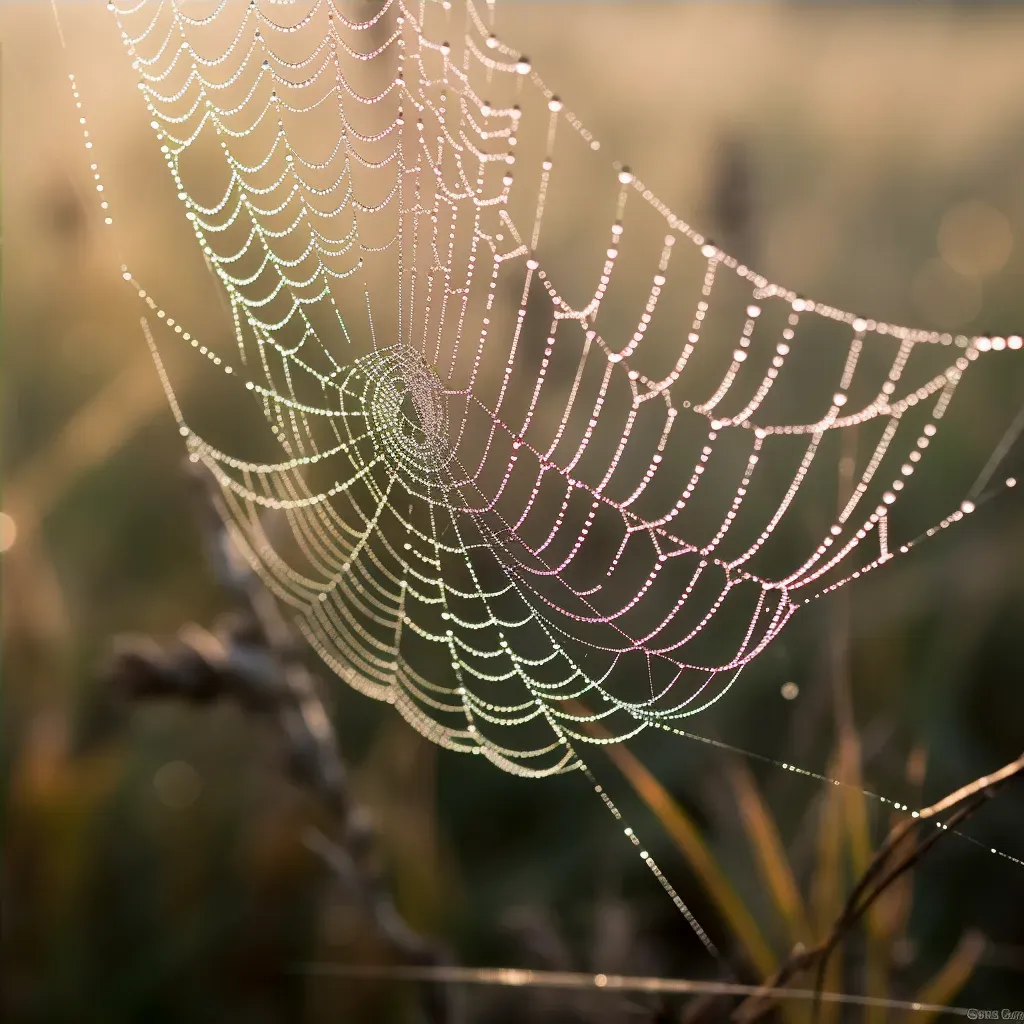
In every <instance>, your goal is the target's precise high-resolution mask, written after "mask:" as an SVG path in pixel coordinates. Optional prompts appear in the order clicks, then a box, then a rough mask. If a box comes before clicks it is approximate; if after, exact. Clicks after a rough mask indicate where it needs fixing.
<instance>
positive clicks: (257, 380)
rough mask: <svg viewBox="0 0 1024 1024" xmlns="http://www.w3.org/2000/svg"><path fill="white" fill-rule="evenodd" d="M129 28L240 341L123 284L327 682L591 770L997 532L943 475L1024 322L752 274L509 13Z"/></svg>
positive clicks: (328, 14)
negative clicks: (908, 322) (843, 615)
mask: <svg viewBox="0 0 1024 1024" xmlns="http://www.w3.org/2000/svg"><path fill="white" fill-rule="evenodd" d="M109 6H110V8H111V9H112V10H113V11H114V14H115V16H116V18H117V21H118V24H119V26H120V29H121V32H122V38H123V41H124V44H125V47H126V49H127V52H128V54H129V56H130V59H131V60H132V61H133V65H134V68H135V69H136V71H137V72H138V78H139V89H140V94H141V97H142V99H143V100H144V102H145V103H146V105H147V106H148V108H149V111H150V115H151V118H152V128H153V130H154V132H155V134H156V138H157V140H158V143H159V145H160V147H161V151H162V152H163V154H164V155H165V158H166V163H167V167H168V169H169V171H170V174H171V175H172V177H173V180H174V183H175V185H176V187H177V189H178V198H179V199H180V200H181V202H182V204H183V206H184V209H185V216H186V217H187V218H188V220H189V221H190V223H191V226H192V227H193V229H194V231H195V237H196V240H197V242H198V244H199V246H200V247H201V250H202V253H203V255H204V257H205V259H206V261H207V264H208V266H209V268H210V270H211V271H212V273H213V274H214V275H215V276H216V278H217V279H218V280H219V283H220V286H221V287H222V290H223V293H224V294H225V296H226V298H227V300H228V306H229V309H230V319H231V327H232V330H231V335H232V338H231V341H230V343H229V344H228V345H225V344H223V343H222V341H218V340H216V339H214V338H212V336H211V337H203V336H202V332H198V333H197V332H196V331H195V330H193V325H183V324H181V323H178V322H176V321H175V319H174V317H173V316H172V315H170V314H169V313H168V312H167V311H165V310H164V309H162V308H160V306H159V304H158V303H157V301H156V299H155V298H154V297H153V296H151V295H149V294H147V293H146V291H145V290H144V289H143V288H142V285H141V283H140V282H138V281H137V280H136V278H135V277H134V274H133V272H132V270H131V268H129V267H125V268H124V276H125V278H126V279H127V280H129V281H131V282H132V283H133V284H134V285H135V287H136V288H137V289H138V290H139V294H140V296H142V298H143V300H144V301H145V302H147V303H148V304H149V306H150V308H151V309H152V311H153V314H152V316H151V319H152V321H153V327H152V333H150V338H151V344H152V345H153V348H154V354H156V353H157V350H158V349H160V348H162V347H163V346H164V345H168V344H172V343H173V340H176V341H178V342H184V343H186V344H191V345H192V346H193V347H195V348H197V349H198V351H199V353H200V354H201V355H203V356H205V357H206V358H207V360H208V361H209V364H210V366H211V368H214V369H215V370H216V371H217V373H218V374H221V375H223V376H222V380H221V382H222V384H223V388H222V391H223V396H224V397H223V408H222V409H221V410H219V411H220V412H221V414H222V418H223V413H224V412H226V411H228V410H231V411H232V418H233V419H234V421H235V424H236V426H237V424H238V423H244V424H245V425H246V426H245V437H246V441H245V450H239V447H238V445H237V444H236V445H235V446H234V448H232V450H231V451H230V453H229V451H228V450H226V449H225V446H223V445H221V443H220V442H219V441H218V440H217V437H216V431H217V429H218V427H217V426H216V425H211V427H210V430H205V429H204V431H203V433H202V434H200V432H199V428H198V427H195V426H194V425H193V422H192V416H191V414H189V415H186V410H184V409H183V408H182V407H180V406H179V403H178V400H177V398H176V397H175V394H174V392H173V390H172V388H171V383H170V381H169V379H168V377H167V375H166V374H165V373H164V372H163V369H162V366H161V367H160V368H161V376H162V379H163V381H164V385H165V388H166V389H167V393H168V396H169V398H170V401H171V405H172V408H173V409H174V411H175V415H176V416H177V417H178V421H179V427H180V430H181V433H182V435H183V436H184V438H185V443H186V445H187V447H188V450H189V452H190V456H191V458H192V459H193V460H194V461H198V462H201V463H203V464H204V465H205V466H206V467H207V468H208V469H209V471H210V472H211V473H213V474H214V475H215V477H216V478H217V480H218V481H219V483H220V486H221V489H222V492H223V500H224V510H225V513H226V515H227V517H228V521H229V525H230V527H231V529H232V531H233V535H234V537H235V539H236V540H237V541H238V543H239V545H240V547H241V548H242V550H243V551H244V552H245V553H246V554H247V556H248V557H249V558H250V559H251V560H252V562H253V564H254V565H255V566H256V568H257V569H258V571H259V572H260V574H261V575H262V577H263V579H264V580H265V581H266V583H267V585H268V586H269V587H270V588H271V589H272V590H273V592H274V593H275V594H276V595H277V596H278V597H279V598H280V599H281V600H282V601H284V602H286V603H287V604H288V605H289V606H290V607H291V608H292V610H293V611H294V613H295V615H296V617H297V619H298V621H299V622H300V624H301V626H302V629H303V630H304V632H305V634H306V636H307V637H308V639H309V641H310V643H311V644H312V645H313V646H314V647H315V649H316V650H317V651H318V653H319V654H320V656H321V657H322V658H323V659H324V661H325V662H326V663H327V664H328V665H329V666H330V667H331V668H332V669H333V671H334V672H335V673H336V674H337V675H338V676H340V677H341V678H343V679H344V680H346V681H347V682H348V683H349V684H350V685H351V686H353V687H355V688H356V689H358V690H360V691H362V692H363V693H366V694H368V695H369V696H372V697H374V698H376V699H379V700H386V701H388V702H389V703H391V704H393V705H394V706H395V707H396V708H397V710H398V711H399V712H400V713H401V714H402V715H403V717H404V718H405V719H406V720H407V721H408V722H409V723H410V724H411V725H412V726H413V727H414V728H416V729H417V730H419V732H421V733H422V734H423V735H424V736H426V737H428V738H429V739H431V740H433V741H434V742H436V743H438V744H441V745H442V746H445V747H448V748H451V749H454V750H458V751H464V752H467V753H473V754H478V755H482V756H484V757H486V758H487V759H488V760H490V761H492V762H493V763H495V764H496V765H498V766H500V767H501V768H503V769H505V770H507V771H510V772H515V773H519V774H523V775H533V776H541V775H546V774H550V773H555V772H560V771H565V770H568V769H575V768H582V769H583V770H585V771H586V767H585V765H584V764H583V762H582V761H581V760H580V758H579V755H578V753H577V748H578V746H579V745H581V744H583V743H603V742H611V741H614V740H621V739H625V738H628V737H630V736H632V735H635V734H636V733H638V732H640V731H641V730H644V729H645V728H648V727H651V726H656V727H659V728H666V727H669V728H674V727H677V726H679V725H681V724H682V720H683V719H686V718H687V717H688V716H692V715H694V714H697V713H698V712H700V711H701V710H703V709H705V708H707V707H708V706H709V705H710V704H712V703H714V702H715V701H717V700H718V699H719V698H720V697H721V696H722V695H723V694H724V693H725V692H726V691H727V690H728V689H729V687H730V685H731V684H732V682H733V681H734V680H735V679H736V677H737V675H738V674H739V672H740V671H741V670H742V668H743V666H744V665H746V664H747V663H749V662H750V661H751V659H753V658H755V657H756V656H757V655H758V654H759V653H760V652H762V651H763V650H764V649H765V647H766V646H767V645H768V644H770V643H771V642H772V640H774V639H775V638H776V637H777V636H778V635H779V633H780V632H781V631H782V630H783V628H784V627H785V625H786V623H787V622H788V621H789V619H790V617H791V616H792V615H793V614H794V612H795V611H796V610H797V609H798V608H799V607H800V606H801V605H803V604H805V603H807V602H809V601H812V600H814V599H815V598H817V597H820V596H822V595H824V594H827V593H829V592H830V591H834V590H835V589H837V588H839V587H841V586H843V585H845V584H846V583H848V582H850V581H851V580H854V579H856V578H858V577H860V576H863V575H864V574H866V573H868V572H871V571H873V570H874V569H876V568H878V567H879V566H881V565H883V564H884V563H886V562H888V561H890V560H892V559H893V558H895V557H897V556H898V555H900V554H901V553H905V552H907V551H908V550H909V549H910V547H912V546H913V545H914V544H915V543H917V542H919V541H920V540H921V539H922V538H924V537H927V536H929V535H931V534H934V533H935V532H937V531H939V530H941V529H943V528H945V527H947V526H948V525H950V524H951V523H953V522H956V521H957V520H959V519H961V518H962V517H963V516H964V515H966V514H968V513H969V512H970V511H972V510H973V507H974V505H973V502H974V501H975V500H977V498H978V494H977V493H973V492H972V494H971V495H970V497H969V498H968V500H965V501H964V502H963V504H962V505H959V506H957V505H954V506H953V507H948V508H936V500H935V493H936V492H935V489H934V486H933V484H928V483H927V481H925V482H924V485H923V486H922V487H920V488H918V489H917V490H915V484H917V483H918V482H919V481H920V480H921V478H922V477H923V476H925V466H926V463H927V462H928V456H929V454H930V452H931V451H932V449H933V447H934V446H935V445H936V444H937V443H938V442H939V441H940V440H941V438H942V431H943V420H944V417H945V416H946V413H947V410H948V409H949V408H950V404H951V402H954V399H955V394H956V392H957V389H958V387H960V385H961V381H962V380H963V378H964V376H965V375H966V374H968V372H969V371H970V370H971V368H972V365H973V364H974V363H976V362H977V361H979V359H980V357H982V356H984V355H987V354H989V353H993V352H996V351H999V350H1010V349H1020V348H1021V339H1020V337H1017V336H1012V337H1009V338H987V337H985V338H982V337H965V336H952V335H949V334H941V333H937V332H932V331H925V330H915V329H911V328H907V327H903V326H898V325H894V324H889V323H881V322H878V321H876V320H873V319H869V318H866V317H862V316H859V315H855V314H853V313H849V312H846V311H844V310H841V309H837V308H834V307H832V306H829V305H826V304H823V303H820V302H816V301H813V300H810V299H805V298H802V297H800V296H798V295H797V294H795V293H794V292H793V291H791V290H789V289H787V288H783V287H781V286H779V285H776V284H773V283H772V282H770V281H769V280H768V279H767V278H765V277H763V276H761V275H760V274H759V273H757V272H756V271H755V270H753V269H751V268H750V267H747V266H745V265H743V264H741V263H740V262H738V261H737V260H736V259H734V258H733V257H731V256H730V255H728V254H727V253H726V252H724V251H722V250H721V249H720V248H719V247H717V246H716V245H715V244H714V243H713V242H711V241H710V240H708V239H706V238H705V237H703V236H702V235H701V234H699V233H698V232H697V231H696V230H695V229H694V228H692V227H690V226H689V225H688V224H687V223H685V222H684V221H683V220H681V219H680V218H679V217H678V216H677V215H676V214H675V213H674V212H673V211H672V210H670V209H669V208H668V207H667V206H666V205H665V204H664V203H663V202H661V200H659V199H658V198H657V197H656V196H655V195H654V194H653V193H652V192H651V191H650V189H649V188H648V187H647V186H646V185H645V184H644V183H643V181H641V180H640V178H639V177H638V176H637V175H636V174H635V173H634V172H633V171H631V170H630V169H629V168H627V167H625V166H623V165H622V164H621V163H616V162H614V160H613V158H612V157H613V155H611V154H608V153H607V152H606V150H605V148H604V147H602V145H601V143H600V140H598V139H597V138H595V137H594V136H593V135H592V134H591V132H590V131H589V130H588V129H587V128H586V127H584V125H583V124H582V123H581V122H580V120H579V118H578V117H577V116H576V115H575V114H574V113H573V112H572V110H571V109H570V107H569V106H568V105H567V104H566V103H564V102H563V100H562V99H560V98H559V97H557V96H555V95H553V94H552V92H551V90H550V89H549V88H548V87H547V86H546V85H545V83H544V81H543V79H542V78H541V77H540V75H539V74H538V72H537V71H536V70H535V69H534V68H533V67H532V66H531V64H530V62H529V60H528V59H527V58H526V57H524V56H523V55H522V54H521V53H520V52H519V51H518V50H517V49H515V48H514V47H513V46H511V45H509V44H508V43H507V42H506V41H505V40H504V39H502V38H500V37H499V36H498V35H496V34H495V32H496V28H495V19H494V14H495V12H494V6H495V5H494V4H493V2H487V3H473V2H472V0H454V2H452V3H449V2H447V0H445V2H443V3H442V2H438V0H429V2H426V0H424V2H407V0H386V2H383V3H375V4H372V5H368V4H347V5H342V4H339V3H336V2H334V0H315V2H313V0H296V2H286V0H277V2H274V0H260V2H257V0H252V2H244V0H242V2H229V0H219V2H217V0H204V2H189V3H185V2H182V0H141V2H137V3H130V2H129V0H119V2H118V3H116V4H111V5H109ZM356 11H359V12H361V15H362V16H361V19H360V17H359V16H358V15H357V14H356V13H354V12H356ZM368 11H369V12H371V13H369V14H367V13H366V12H368ZM94 169H95V168H94ZM97 180H99V177H98V176H97ZM103 204H104V209H105V210H106V209H107V207H106V200H103ZM186 327H188V329H186ZM147 330H148V328H147ZM172 339H173V340H172ZM158 365H160V364H159V361H158ZM236 436H237V435H236ZM841 464H845V465H846V466H847V472H846V477H845V483H844V482H843V479H841V478H842V474H841V473H840V472H839V467H840V465H841ZM995 468H996V467H995V466H993V467H992V472H993V473H994V471H995ZM989 475H992V473H989ZM1011 486H1012V482H1011ZM976 490H977V491H980V488H976ZM915 495H916V496H915ZM588 774H589V773H588ZM606 802H607V799H606ZM609 806H611V805H609ZM644 856H645V857H646V854H644ZM656 874H659V875H660V873H659V872H657V871H656ZM663 884H664V885H666V887H667V888H669V890H670V892H671V888H670V887H669V886H668V885H667V883H666V882H664V880H663ZM676 898H677V897H676ZM677 899H678V898H677Z"/></svg>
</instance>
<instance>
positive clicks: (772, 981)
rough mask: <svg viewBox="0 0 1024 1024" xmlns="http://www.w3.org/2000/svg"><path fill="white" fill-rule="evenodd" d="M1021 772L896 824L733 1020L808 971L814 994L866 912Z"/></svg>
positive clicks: (748, 1015)
mask: <svg viewBox="0 0 1024 1024" xmlns="http://www.w3.org/2000/svg"><path fill="white" fill-rule="evenodd" d="M1021 774H1024V754H1021V756H1020V757H1018V758H1017V759H1016V760H1014V761H1011V762H1010V763H1009V764H1007V765H1004V766H1003V767H1002V768H1000V769H999V770H998V771H996V772H992V773H991V774H989V775H983V776H982V777H981V778H979V779H975V780H974V781H973V782H971V783H968V784H967V785H966V786H961V787H960V789H958V790H956V791H955V792H953V793H950V794H949V795H948V796H946V797H943V799H942V800H939V801H938V802H937V803H934V804H932V805H931V806H930V807H926V808H925V809H924V810H922V811H919V812H917V815H916V816H915V817H912V818H907V819H906V820H905V821H902V822H900V824H899V825H897V826H896V827H895V828H894V829H893V830H892V831H891V832H890V833H889V836H888V838H887V839H886V841H885V842H884V843H883V844H882V846H881V847H880V848H879V849H878V851H877V853H876V854H875V856H874V858H873V859H872V861H871V863H870V864H869V865H868V866H867V868H866V869H865V871H864V873H863V874H862V875H861V877H860V879H859V881H858V882H857V884H856V885H855V886H854V887H853V889H852V891H851V892H850V895H849V897H848V898H847V900H846V904H845V905H844V907H843V910H842V912H841V913H840V914H839V916H838V918H836V921H835V923H834V924H833V926H832V928H831V930H830V931H829V934H828V936H827V937H826V938H824V939H823V940H822V941H821V942H819V943H818V944H817V945H815V946H813V947H811V948H810V949H803V950H797V951H794V953H793V954H792V955H791V956H790V957H789V959H788V960H787V961H786V962H785V963H784V964H783V965H782V966H781V967H780V968H779V969H778V971H776V972H775V974H774V975H773V976H772V977H771V978H769V979H768V981H766V982H765V984H764V986H763V991H762V992H755V993H754V994H753V995H751V996H750V997H748V998H747V999H745V1000H744V1001H743V1003H741V1004H740V1006H739V1007H737V1009H736V1010H735V1012H734V1013H733V1016H732V1019H733V1020H734V1021H737V1022H742V1024H750V1022H751V1021H754V1020H757V1019H758V1018H759V1017H761V1016H762V1015H763V1014H765V1013H766V1012H767V1011H768V1010H769V1009H770V1008H771V1005H772V1003H773V1001H774V998H775V992H774V990H777V989H779V988H781V987H782V986H784V985H785V984H786V983H787V982H788V981H789V980H790V979H791V978H793V977H794V976H795V975H796V974H799V973H800V972H802V971H805V970H808V969H809V968H812V967H817V968H818V975H817V979H818V984H817V987H816V990H817V991H819V993H820V988H821V984H822V981H823V978H824V971H825V966H826V965H827V961H828V958H829V957H830V956H831V954H832V953H833V952H834V951H835V949H836V947H837V946H838V945H839V943H840V942H841V941H842V939H843V938H844V936H845V935H846V933H847V932H848V931H849V930H850V928H852V927H853V925H855V924H856V923H857V921H859V920H860V918H861V917H862V916H863V915H864V914H865V913H866V912H867V910H868V908H869V907H870V906H871V905H872V904H873V903H874V902H875V901H876V900H877V899H878V898H879V897H880V896H881V895H882V893H883V892H885V891H886V889H888V888H889V886H890V885H892V883H893V882H895V881H896V879H897V878H899V877H900V876H901V875H902V874H903V873H904V872H906V871H907V870H909V869H910V868H911V867H913V866H914V865H915V864H917V863H918V862H919V861H920V860H921V858H922V857H923V856H925V854H927V852H928V851H929V850H930V849H931V848H932V847H933V846H934V845H935V844H936V843H937V842H938V841H939V840H940V839H941V838H942V837H943V835H947V834H948V833H949V831H950V829H951V828H955V827H956V826H957V825H959V824H962V823H963V822H964V821H966V820H967V819H968V818H969V817H970V816H971V815H973V814H974V813H975V812H976V811H977V810H978V808H979V807H981V806H983V805H984V804H985V803H986V802H987V801H988V800H989V799H990V798H991V797H992V796H993V795H994V793H995V790H996V788H998V787H999V786H1001V785H1003V784H1004V783H1006V782H1008V781H1009V780H1010V779H1012V778H1015V777H1016V776H1018V775H1021ZM954 809H955V810H954ZM947 811H953V814H952V815H951V816H950V817H949V818H948V820H946V821H944V822H943V821H938V822H937V825H938V827H937V829H936V831H935V832H932V833H930V834H929V835H928V836H926V837H925V838H918V839H917V841H916V842H915V843H914V845H913V846H912V848H911V849H910V851H909V852H908V853H907V854H906V855H905V856H903V857H902V858H900V859H897V860H896V862H895V864H893V863H892V860H893V858H894V857H895V855H896V852H897V850H898V849H899V848H900V847H901V845H902V844H903V841H904V840H905V839H906V838H907V837H908V836H909V835H910V833H911V832H912V831H913V830H914V829H915V828H917V826H919V825H921V824H922V823H925V822H928V821H932V820H935V819H938V818H939V817H940V816H942V815H943V814H945V813H946V812H947Z"/></svg>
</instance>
